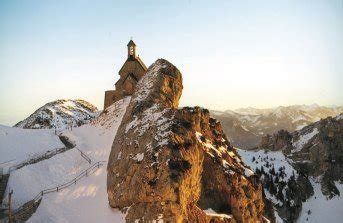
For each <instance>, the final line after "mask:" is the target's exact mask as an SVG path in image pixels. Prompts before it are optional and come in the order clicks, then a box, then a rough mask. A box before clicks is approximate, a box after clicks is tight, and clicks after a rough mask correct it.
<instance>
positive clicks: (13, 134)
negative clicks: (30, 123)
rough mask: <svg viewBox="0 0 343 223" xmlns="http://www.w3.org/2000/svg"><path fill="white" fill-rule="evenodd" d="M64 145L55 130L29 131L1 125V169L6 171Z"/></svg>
mask: <svg viewBox="0 0 343 223" xmlns="http://www.w3.org/2000/svg"><path fill="white" fill-rule="evenodd" d="M62 147H64V145H63V144H62V143H61V141H60V140H59V138H58V136H57V135H55V133H54V131H53V130H40V129H36V130H29V129H20V128H12V127H7V126H3V125H0V167H3V168H4V169H5V171H6V170H7V169H8V167H10V166H12V165H14V164H18V163H20V162H22V161H24V160H26V159H29V158H31V157H34V156H36V155H37V154H40V153H42V152H46V151H48V150H53V149H56V148H62Z"/></svg>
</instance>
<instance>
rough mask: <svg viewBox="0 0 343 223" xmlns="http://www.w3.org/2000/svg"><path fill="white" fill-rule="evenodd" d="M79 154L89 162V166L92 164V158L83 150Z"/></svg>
mask: <svg viewBox="0 0 343 223" xmlns="http://www.w3.org/2000/svg"><path fill="white" fill-rule="evenodd" d="M76 149H77V150H79V149H78V148H76ZM79 152H80V153H81V156H82V158H84V159H85V160H87V162H88V163H89V164H91V163H92V160H91V158H89V157H88V156H87V155H86V154H85V153H84V152H82V151H81V150H79Z"/></svg>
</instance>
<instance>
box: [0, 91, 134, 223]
mask: <svg viewBox="0 0 343 223" xmlns="http://www.w3.org/2000/svg"><path fill="white" fill-rule="evenodd" d="M129 101H130V98H129V97H127V98H125V99H123V100H120V101H118V102H116V103H115V104H114V105H112V106H111V107H109V108H108V109H107V110H106V111H105V112H104V113H102V114H101V115H100V116H99V117H98V118H96V119H95V120H93V121H92V122H91V123H90V124H86V125H83V126H81V127H78V128H74V129H73V131H70V130H64V131H62V134H63V135H65V136H67V137H68V138H69V139H70V140H71V141H73V142H74V143H75V144H76V147H75V148H73V149H70V150H68V151H66V152H64V153H60V154H57V155H55V156H53V157H51V158H50V159H47V160H43V161H40V162H38V163H35V164H32V165H27V166H24V167H23V168H21V169H19V170H15V171H13V172H12V173H11V175H10V178H9V182H8V186H7V192H6V194H8V190H9V188H11V189H13V191H14V194H13V197H12V198H13V202H14V205H15V206H14V207H18V206H20V205H22V204H23V203H25V202H27V201H29V200H31V199H33V198H34V197H35V196H36V195H37V193H39V192H40V191H41V190H43V189H47V188H50V187H54V186H58V185H60V184H62V183H65V182H67V181H69V180H72V179H73V178H74V177H75V176H77V175H78V174H79V173H80V172H81V171H82V170H85V169H87V168H88V167H89V166H90V165H92V164H93V163H96V162H97V161H106V163H105V164H104V165H103V166H101V167H100V168H98V169H96V170H95V172H93V173H92V174H90V175H88V176H86V177H84V178H82V179H81V180H80V181H78V182H77V183H76V184H74V185H72V186H70V187H67V188H65V189H63V190H61V191H59V192H52V193H49V194H45V195H44V196H43V198H42V201H41V204H40V205H39V207H38V209H37V211H36V212H35V213H34V214H33V215H32V217H31V218H30V219H29V220H28V222H42V223H43V222H44V223H45V222H124V219H125V214H122V213H121V212H120V211H119V210H117V209H112V208H110V207H109V205H108V199H107V186H106V181H107V171H106V167H107V160H108V157H109V154H110V151H111V147H112V142H113V140H114V137H115V134H116V131H117V129H118V127H119V125H120V123H121V119H122V117H123V115H124V113H125V110H126V107H127V105H128V103H129ZM1 130H2V131H1V133H2V134H1V136H0V137H4V138H6V137H5V136H10V133H11V138H8V139H6V143H3V140H1V141H0V142H1V144H0V151H1V156H0V157H1V160H8V159H13V158H16V159H18V157H19V158H20V159H23V158H25V155H22V154H21V151H22V148H23V146H24V145H26V147H25V148H26V150H25V151H26V153H25V154H28V155H30V154H34V153H36V152H37V151H39V148H40V149H41V150H43V148H44V150H46V149H49V148H52V147H53V148H54V147H56V146H57V147H58V146H60V147H63V144H62V143H61V142H60V141H59V138H58V137H57V136H55V135H54V131H53V130H23V129H17V128H10V127H2V126H1ZM4 130H6V131H4ZM3 132H5V133H3ZM6 132H7V134H6ZM17 132H19V133H20V134H23V135H25V134H27V135H30V134H31V135H33V136H34V137H29V136H27V138H24V141H22V140H20V137H17V136H16V133H17ZM21 132H25V133H21ZM30 138H31V140H32V141H37V142H40V140H41V139H43V140H42V142H40V144H39V143H37V144H36V143H33V142H30ZM12 140H14V141H17V142H16V143H12V144H11V143H10V141H12ZM21 141H22V142H21ZM8 146H11V149H12V151H13V152H9V150H8V149H7V148H8ZM80 151H82V152H83V153H84V154H86V155H87V156H88V157H89V158H90V159H91V160H92V163H91V164H89V163H88V161H87V160H86V159H84V158H83V157H82V156H81V152H80ZM39 152H40V151H39ZM4 155H6V157H4ZM28 155H26V156H28Z"/></svg>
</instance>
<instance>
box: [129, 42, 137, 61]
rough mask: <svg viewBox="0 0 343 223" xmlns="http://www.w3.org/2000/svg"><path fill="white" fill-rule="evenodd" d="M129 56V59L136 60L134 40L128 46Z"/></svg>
mask: <svg viewBox="0 0 343 223" xmlns="http://www.w3.org/2000/svg"><path fill="white" fill-rule="evenodd" d="M127 56H128V58H129V59H135V58H136V44H135V42H133V41H132V40H130V42H129V43H128V44H127Z"/></svg>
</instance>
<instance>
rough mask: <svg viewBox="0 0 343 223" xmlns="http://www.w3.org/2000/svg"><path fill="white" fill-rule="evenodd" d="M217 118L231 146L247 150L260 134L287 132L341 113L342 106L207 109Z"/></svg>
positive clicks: (255, 144)
mask: <svg viewBox="0 0 343 223" xmlns="http://www.w3.org/2000/svg"><path fill="white" fill-rule="evenodd" d="M210 112H211V115H212V116H213V117H214V118H216V119H218V120H219V121H220V122H221V123H222V126H223V129H224V132H225V133H226V135H227V137H228V139H229V140H230V141H231V143H232V145H234V146H236V147H239V148H242V149H251V148H254V147H256V146H257V145H258V144H259V143H260V141H261V138H262V136H265V135H267V134H273V133H275V132H277V131H278V130H280V129H284V130H287V131H290V132H293V131H296V130H300V129H301V128H303V127H305V126H306V125H309V124H311V123H314V122H316V121H319V120H320V119H323V118H327V117H329V116H331V117H334V116H337V115H339V114H340V113H343V106H338V107H325V106H319V105H317V104H313V105H292V106H279V107H277V108H267V109H258V108H251V107H249V108H240V109H236V110H226V111H224V112H222V111H210Z"/></svg>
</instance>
